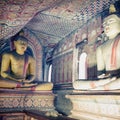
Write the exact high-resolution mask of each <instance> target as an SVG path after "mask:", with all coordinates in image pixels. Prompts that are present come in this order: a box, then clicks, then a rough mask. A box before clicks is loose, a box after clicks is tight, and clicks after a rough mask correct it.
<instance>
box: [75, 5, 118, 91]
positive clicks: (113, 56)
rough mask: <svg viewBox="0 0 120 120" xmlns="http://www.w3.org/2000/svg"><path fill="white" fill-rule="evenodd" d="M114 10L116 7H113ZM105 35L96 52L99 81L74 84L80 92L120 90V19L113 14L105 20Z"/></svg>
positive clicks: (78, 81) (80, 81) (77, 81)
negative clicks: (106, 38)
mask: <svg viewBox="0 0 120 120" xmlns="http://www.w3.org/2000/svg"><path fill="white" fill-rule="evenodd" d="M111 8H112V9H115V8H114V5H111ZM103 28H104V33H105V35H106V36H107V37H108V40H106V41H105V42H104V43H103V44H102V45H100V46H99V47H98V48H97V50H96V58H97V70H98V80H94V81H92V80H89V81H82V80H76V81H74V82H73V87H74V89H78V90H116V89H120V53H119V52H120V17H119V14H116V13H112V14H109V15H108V16H107V17H105V18H104V21H103Z"/></svg>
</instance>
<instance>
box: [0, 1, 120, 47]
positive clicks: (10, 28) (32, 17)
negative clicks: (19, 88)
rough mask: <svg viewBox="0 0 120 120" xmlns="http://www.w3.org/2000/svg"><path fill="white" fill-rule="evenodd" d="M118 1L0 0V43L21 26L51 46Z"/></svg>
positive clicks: (42, 42)
mask: <svg viewBox="0 0 120 120" xmlns="http://www.w3.org/2000/svg"><path fill="white" fill-rule="evenodd" d="M115 1H119V0H0V40H1V41H0V43H1V44H2V42H4V41H5V40H6V39H8V38H10V37H11V36H13V35H15V34H16V33H17V32H19V31H20V30H21V29H22V28H23V27H25V28H26V29H29V30H30V31H31V32H32V33H34V34H35V35H36V37H37V38H38V40H40V42H41V44H42V45H43V46H50V47H53V46H54V45H55V44H56V43H58V42H59V41H60V40H62V39H64V38H65V37H66V36H68V35H69V34H71V33H72V32H73V31H75V30H76V29H78V28H79V27H80V26H81V25H82V24H83V23H86V22H87V21H88V20H89V19H91V18H92V17H94V16H95V15H97V14H99V13H101V12H102V11H104V10H105V9H108V8H109V5H110V4H111V3H114V2H115Z"/></svg>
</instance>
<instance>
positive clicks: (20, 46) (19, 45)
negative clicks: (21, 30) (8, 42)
mask: <svg viewBox="0 0 120 120" xmlns="http://www.w3.org/2000/svg"><path fill="white" fill-rule="evenodd" d="M14 44H15V48H16V51H18V52H19V53H24V52H25V51H26V49H27V45H28V41H25V40H21V39H19V40H17V41H14Z"/></svg>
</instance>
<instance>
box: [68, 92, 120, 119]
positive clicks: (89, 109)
mask: <svg viewBox="0 0 120 120" xmlns="http://www.w3.org/2000/svg"><path fill="white" fill-rule="evenodd" d="M66 98H67V99H69V100H70V101H71V102H72V110H71V115H69V116H70V117H72V118H78V119H85V120H120V91H73V93H72V94H69V95H66Z"/></svg>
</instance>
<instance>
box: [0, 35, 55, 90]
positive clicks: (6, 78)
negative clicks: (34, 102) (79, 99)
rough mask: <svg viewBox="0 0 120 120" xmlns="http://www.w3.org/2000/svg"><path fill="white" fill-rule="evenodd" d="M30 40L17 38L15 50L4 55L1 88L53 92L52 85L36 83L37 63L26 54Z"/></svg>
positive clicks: (21, 37) (0, 79) (0, 80)
mask: <svg viewBox="0 0 120 120" xmlns="http://www.w3.org/2000/svg"><path fill="white" fill-rule="evenodd" d="M27 45H28V40H27V39H26V38H25V37H23V36H17V37H16V38H15V40H14V46H15V50H13V51H10V52H7V53H4V54H3V55H2V63H1V78H0V88H8V89H14V88H19V89H21V90H52V88H53V84H52V83H40V84H38V83H34V80H35V77H36V74H35V73H36V61H35V59H34V58H33V57H32V56H30V55H28V54H27V53H25V51H26V49H27Z"/></svg>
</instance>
